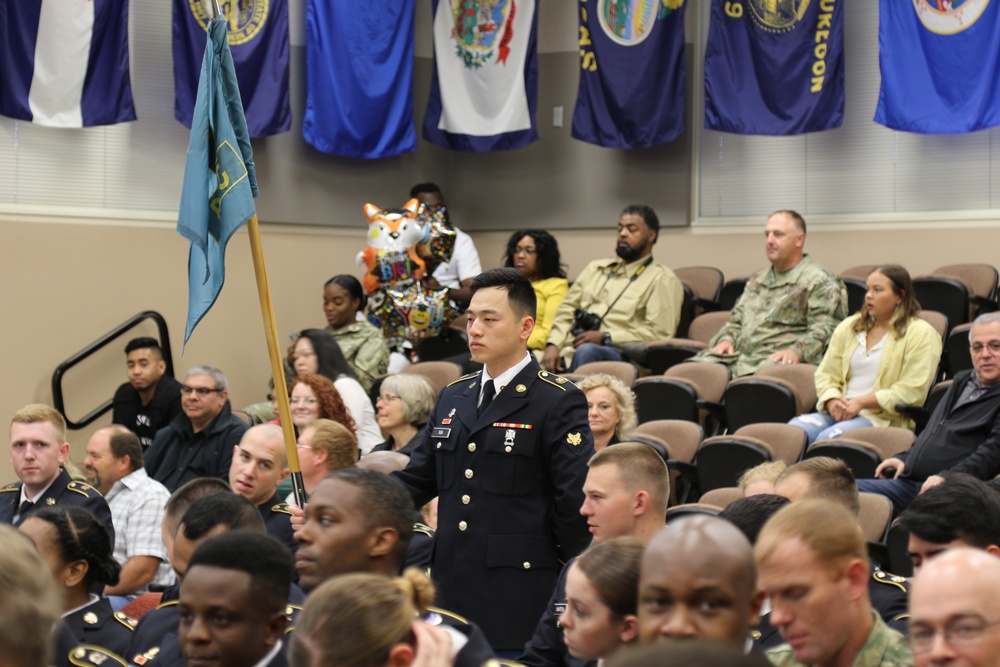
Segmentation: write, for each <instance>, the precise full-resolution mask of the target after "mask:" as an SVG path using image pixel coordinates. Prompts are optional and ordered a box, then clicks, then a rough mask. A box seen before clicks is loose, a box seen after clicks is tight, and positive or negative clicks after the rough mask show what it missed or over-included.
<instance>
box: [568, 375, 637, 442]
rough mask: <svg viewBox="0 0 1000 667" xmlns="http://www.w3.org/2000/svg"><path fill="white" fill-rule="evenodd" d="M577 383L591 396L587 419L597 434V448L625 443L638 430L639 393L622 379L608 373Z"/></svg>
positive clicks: (595, 437)
mask: <svg viewBox="0 0 1000 667" xmlns="http://www.w3.org/2000/svg"><path fill="white" fill-rule="evenodd" d="M577 386H579V387H580V390H581V391H582V392H583V393H584V394H585V395H586V397H587V419H588V421H589V422H590V430H591V431H592V432H593V434H594V450H595V451H598V452H599V451H601V450H602V449H604V448H605V447H607V446H608V445H614V444H616V443H618V442H621V440H622V438H623V437H625V435H626V434H629V433H631V432H632V431H633V430H635V427H636V424H637V422H638V419H637V418H636V414H635V394H633V393H632V390H631V389H629V388H628V387H626V386H625V384H624V383H623V382H622V381H621V380H619V379H618V378H616V377H614V376H612V375H607V374H605V373H595V374H594V375H588V376H587V377H585V378H584V379H583V381H582V382H580V383H579V384H578V385H577Z"/></svg>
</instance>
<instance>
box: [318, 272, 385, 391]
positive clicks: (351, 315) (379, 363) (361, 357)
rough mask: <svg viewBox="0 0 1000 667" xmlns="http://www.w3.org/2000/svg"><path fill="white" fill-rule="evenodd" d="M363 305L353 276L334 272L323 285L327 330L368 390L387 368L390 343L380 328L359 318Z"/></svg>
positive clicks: (360, 290) (359, 288)
mask: <svg viewBox="0 0 1000 667" xmlns="http://www.w3.org/2000/svg"><path fill="white" fill-rule="evenodd" d="M364 307H365V292H364V289H362V287H361V283H360V282H359V281H358V279H357V278H355V277H354V276H349V275H346V274H341V275H337V276H334V277H333V278H330V279H329V280H328V281H326V284H325V285H323V312H324V313H326V321H327V324H328V326H327V327H326V331H327V332H328V333H329V334H331V335H332V336H333V338H334V340H336V341H337V345H339V346H340V351H341V352H342V353H343V355H344V358H345V359H347V363H349V364H350V365H351V368H353V369H354V373H355V375H356V376H357V380H358V382H360V383H361V385H362V386H363V387H364V388H365V391H368V390H370V389H371V386H372V383H373V382H374V381H375V377H376V376H378V375H382V374H383V373H385V372H386V371H387V370H388V368H389V346H388V345H386V343H385V337H384V336H383V335H382V330H381V329H379V328H378V327H376V326H374V325H372V324H371V323H369V322H368V321H367V320H359V319H358V312H360V311H363V310H364Z"/></svg>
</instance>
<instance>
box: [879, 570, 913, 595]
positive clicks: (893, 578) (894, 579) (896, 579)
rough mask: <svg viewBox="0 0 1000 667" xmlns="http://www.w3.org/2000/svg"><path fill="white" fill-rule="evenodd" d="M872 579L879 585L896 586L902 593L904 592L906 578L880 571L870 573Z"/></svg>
mask: <svg viewBox="0 0 1000 667" xmlns="http://www.w3.org/2000/svg"><path fill="white" fill-rule="evenodd" d="M872 578H873V579H875V581H877V582H879V583H880V584H886V585H888V586H897V587H899V588H901V589H902V590H904V591H905V590H906V584H907V579H906V577H901V576H899V575H897V574H890V573H889V572H883V571H882V570H875V572H873V573H872Z"/></svg>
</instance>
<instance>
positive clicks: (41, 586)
mask: <svg viewBox="0 0 1000 667" xmlns="http://www.w3.org/2000/svg"><path fill="white" fill-rule="evenodd" d="M60 594H61V593H60V591H59V589H58V588H57V587H56V582H55V579H54V578H53V576H52V572H51V571H50V570H49V568H48V567H47V566H46V564H45V563H44V562H43V561H42V557H41V556H40V555H39V553H38V550H37V549H35V545H34V544H32V542H31V540H30V539H28V536H27V535H25V534H24V533H22V532H21V531H19V530H17V529H16V528H14V527H13V526H7V525H0V600H3V604H0V655H2V656H3V659H4V660H6V661H7V664H9V665H10V666H11V667H39V665H51V664H53V660H52V658H53V655H52V653H53V651H52V648H53V645H54V644H55V642H54V641H53V632H54V630H55V627H56V623H58V622H59V617H60V615H61V614H62V600H61V597H60Z"/></svg>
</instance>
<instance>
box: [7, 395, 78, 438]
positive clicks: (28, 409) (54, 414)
mask: <svg viewBox="0 0 1000 667" xmlns="http://www.w3.org/2000/svg"><path fill="white" fill-rule="evenodd" d="M10 423H11V425H14V424H43V423H44V424H51V425H52V428H53V429H55V432H56V439H58V440H59V444H62V443H64V442H66V420H65V419H64V418H63V416H62V415H61V414H59V411H58V410H56V409H55V408H53V407H52V406H51V405H45V404H44V403H32V404H30V405H26V406H24V407H23V408H21V409H20V410H18V411H17V412H15V413H14V416H13V417H12V418H11V420H10Z"/></svg>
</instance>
